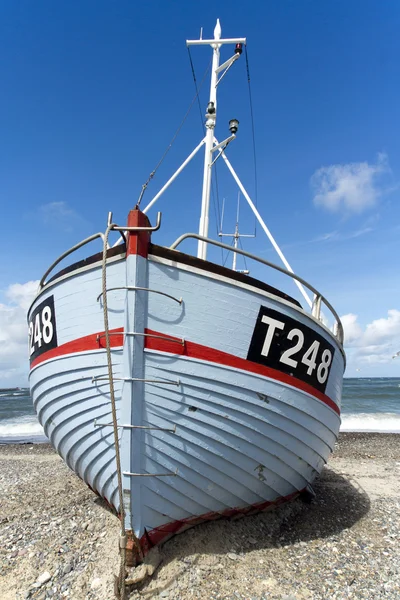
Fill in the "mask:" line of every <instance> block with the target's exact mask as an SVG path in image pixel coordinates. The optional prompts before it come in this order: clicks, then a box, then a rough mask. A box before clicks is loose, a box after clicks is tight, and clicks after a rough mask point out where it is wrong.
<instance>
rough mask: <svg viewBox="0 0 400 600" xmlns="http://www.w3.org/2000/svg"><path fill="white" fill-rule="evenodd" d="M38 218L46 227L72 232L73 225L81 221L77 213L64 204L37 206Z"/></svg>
mask: <svg viewBox="0 0 400 600" xmlns="http://www.w3.org/2000/svg"><path fill="white" fill-rule="evenodd" d="M39 216H40V218H41V220H42V221H43V223H45V224H46V225H57V226H58V227H62V228H63V229H64V231H72V228H73V225H74V224H76V223H77V222H80V221H82V219H81V217H80V216H79V215H78V213H77V212H76V211H75V210H74V209H73V208H70V207H69V206H68V204H67V203H66V202H49V203H48V204H42V206H39Z"/></svg>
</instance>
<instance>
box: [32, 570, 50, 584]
mask: <svg viewBox="0 0 400 600" xmlns="http://www.w3.org/2000/svg"><path fill="white" fill-rule="evenodd" d="M50 579H51V575H50V573H49V572H48V571H45V572H44V573H42V574H41V575H39V577H38V578H37V580H36V583H39V584H40V585H43V584H45V583H47V582H48V581H50Z"/></svg>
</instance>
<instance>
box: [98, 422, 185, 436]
mask: <svg viewBox="0 0 400 600" xmlns="http://www.w3.org/2000/svg"><path fill="white" fill-rule="evenodd" d="M93 426H94V427H113V426H114V424H113V423H98V422H97V419H95V420H94V422H93ZM118 429H152V430H153V431H170V432H171V433H176V424H175V425H174V427H173V429H169V428H167V427H150V426H148V425H118Z"/></svg>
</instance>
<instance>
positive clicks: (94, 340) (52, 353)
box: [30, 327, 124, 369]
mask: <svg viewBox="0 0 400 600" xmlns="http://www.w3.org/2000/svg"><path fill="white" fill-rule="evenodd" d="M110 334H112V335H110V346H111V348H115V347H118V346H122V345H123V343H124V328H123V327H118V329H111V330H110ZM115 334H117V335H115ZM105 347H106V338H105V333H104V331H99V332H98V333H92V334H91V335H86V336H84V337H81V338H78V339H76V340H72V341H71V342H67V343H66V344H61V346H57V348H53V349H52V350H48V351H47V352H44V353H43V354H41V355H40V356H38V357H37V358H35V359H34V360H33V361H32V362H31V367H30V368H31V369H33V367H36V365H39V364H40V363H42V362H44V361H45V360H50V359H51V358H58V357H59V356H63V355H64V354H78V353H79V352H85V351H87V350H100V349H101V348H103V349H104V348H105Z"/></svg>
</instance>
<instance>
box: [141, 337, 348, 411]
mask: <svg viewBox="0 0 400 600" xmlns="http://www.w3.org/2000/svg"><path fill="white" fill-rule="evenodd" d="M145 332H146V333H149V334H152V335H157V336H162V335H165V334H161V333H159V332H158V331H152V330H151V329H145ZM168 338H169V339H168V340H165V339H159V338H153V337H146V338H145V348H147V349H149V350H158V351H160V352H168V353H169V354H180V355H182V356H187V357H189V358H196V359H199V360H204V361H207V362H212V363H216V364H218V365H224V366H226V367H232V368H234V369H240V370H242V371H248V372H250V373H256V374H257V375H263V376H264V377H268V378H269V379H273V380H275V381H280V382H281V383H285V384H287V385H290V386H291V387H295V388H297V389H299V390H302V391H303V392H306V393H307V394H310V395H311V396H314V397H315V398H318V400H321V402H323V403H324V404H326V405H327V406H329V407H330V408H332V410H334V411H335V412H336V413H337V414H338V415H340V409H339V407H338V406H337V404H336V403H335V402H334V401H333V400H331V398H329V396H327V395H326V394H323V393H322V392H320V391H319V390H316V389H315V388H314V387H312V386H311V385H309V384H308V383H305V382H304V381H301V380H300V379H297V378H296V377H291V376H290V375H286V373H282V371H278V370H277V369H272V368H271V367H266V366H265V365H260V364H258V363H255V362H251V361H250V360H247V359H245V358H239V357H238V356H234V355H233V354H228V353H227V352H222V351H221V350H216V349H214V348H209V347H208V346H202V345H201V344H195V343H194V342H188V341H187V340H185V342H184V345H182V343H178V342H181V340H180V339H179V338H173V337H172V336H168ZM175 340H176V341H175Z"/></svg>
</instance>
